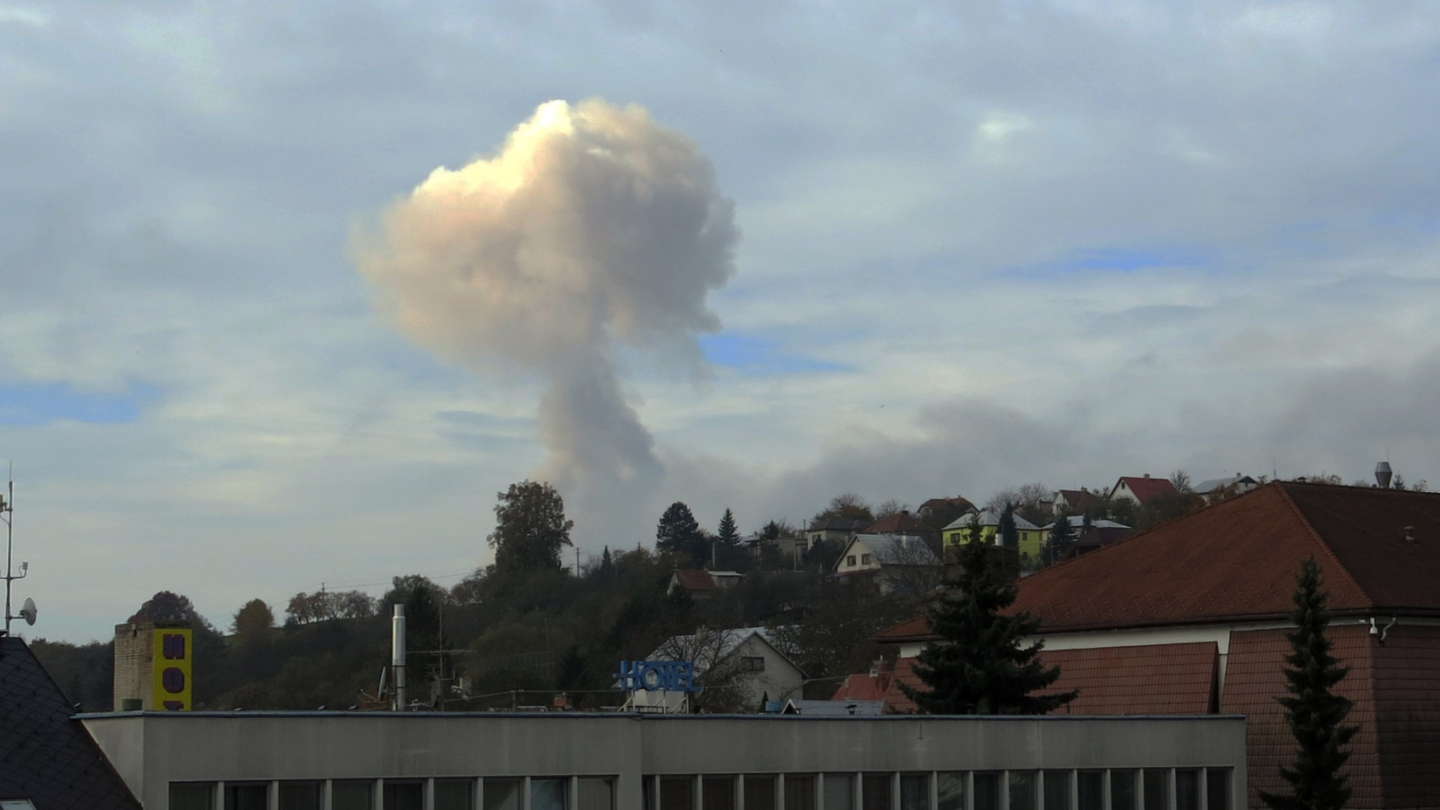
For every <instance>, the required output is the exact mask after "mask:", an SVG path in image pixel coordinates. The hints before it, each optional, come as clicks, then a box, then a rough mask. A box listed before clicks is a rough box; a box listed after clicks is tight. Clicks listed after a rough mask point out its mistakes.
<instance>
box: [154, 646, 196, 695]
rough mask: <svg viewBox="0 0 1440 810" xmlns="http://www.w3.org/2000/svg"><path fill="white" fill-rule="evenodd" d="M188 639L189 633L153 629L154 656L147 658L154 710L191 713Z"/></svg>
mask: <svg viewBox="0 0 1440 810" xmlns="http://www.w3.org/2000/svg"><path fill="white" fill-rule="evenodd" d="M190 640H191V637H190V631H189V630H162V629H159V628H157V629H156V630H155V655H154V657H153V658H151V659H150V660H151V669H152V670H153V677H154V681H155V684H154V686H155V692H154V695H155V699H154V701H153V702H152V703H151V707H152V708H153V709H154V710H155V711H162V712H188V711H190V660H191V657H192V652H191V645H190Z"/></svg>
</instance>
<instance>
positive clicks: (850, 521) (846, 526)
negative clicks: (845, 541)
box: [805, 517, 865, 532]
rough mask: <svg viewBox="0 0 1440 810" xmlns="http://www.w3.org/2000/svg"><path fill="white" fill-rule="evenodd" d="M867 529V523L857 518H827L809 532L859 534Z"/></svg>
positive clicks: (813, 526)
mask: <svg viewBox="0 0 1440 810" xmlns="http://www.w3.org/2000/svg"><path fill="white" fill-rule="evenodd" d="M863 528H865V521H863V520H859V519H856V518H846V517H827V518H825V519H824V520H823V521H821V522H819V523H816V524H814V525H812V526H810V528H808V529H806V530H805V531H807V532H858V531H860V530H861V529H863Z"/></svg>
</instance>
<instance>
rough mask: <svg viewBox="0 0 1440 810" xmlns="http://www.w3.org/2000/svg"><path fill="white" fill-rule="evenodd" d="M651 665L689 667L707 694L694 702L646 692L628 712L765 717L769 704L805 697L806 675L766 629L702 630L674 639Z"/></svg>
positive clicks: (685, 697) (685, 696)
mask: <svg viewBox="0 0 1440 810" xmlns="http://www.w3.org/2000/svg"><path fill="white" fill-rule="evenodd" d="M648 660H651V661H689V662H691V663H693V664H694V665H695V680H696V682H697V683H698V684H699V686H700V687H701V690H702V691H701V692H700V693H699V694H698V695H696V696H695V699H694V700H690V699H689V698H690V697H691V696H690V695H688V694H687V693H684V692H645V691H639V692H636V693H634V695H632V697H631V699H630V700H629V701H628V702H627V703H626V708H629V709H634V710H637V711H651V712H663V713H675V712H684V711H685V710H686V707H687V704H688V706H689V708H691V709H692V710H693V709H694V708H696V707H697V705H698V706H699V707H703V708H705V709H708V710H723V711H730V712H740V713H745V712H758V711H763V710H764V708H765V703H766V702H767V701H776V702H781V703H783V702H784V701H785V700H787V699H789V698H792V697H799V696H800V686H801V683H802V682H803V681H804V680H805V674H804V673H803V672H801V671H800V667H798V666H796V665H795V662H794V661H791V660H790V659H789V658H788V657H787V656H786V655H785V654H784V653H782V652H780V650H779V649H778V648H777V647H776V646H775V644H774V643H773V642H772V641H771V638H770V631H769V629H768V628H764V627H741V628H737V629H733V630H712V629H709V628H701V629H700V630H699V631H697V632H695V633H692V634H690V635H688V636H672V637H671V638H669V639H666V640H665V642H664V643H662V644H661V645H660V646H659V647H658V648H656V650H655V652H653V653H651V654H650V657H649V659H648Z"/></svg>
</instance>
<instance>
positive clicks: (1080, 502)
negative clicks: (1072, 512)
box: [1055, 489, 1101, 509]
mask: <svg viewBox="0 0 1440 810" xmlns="http://www.w3.org/2000/svg"><path fill="white" fill-rule="evenodd" d="M1100 500H1101V499H1100V495H1099V494H1098V493H1095V492H1091V491H1090V490H1088V489H1062V490H1058V491H1057V492H1056V493H1055V501H1056V503H1059V502H1060V501H1064V502H1065V503H1066V505H1068V506H1070V507H1072V508H1075V509H1079V508H1082V507H1085V506H1090V505H1091V504H1098V503H1100Z"/></svg>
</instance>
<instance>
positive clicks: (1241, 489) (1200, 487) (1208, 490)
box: [1195, 475, 1260, 503]
mask: <svg viewBox="0 0 1440 810" xmlns="http://www.w3.org/2000/svg"><path fill="white" fill-rule="evenodd" d="M1258 486H1260V482H1259V481H1256V480H1255V479H1254V478H1251V477H1250V476H1248V475H1232V476H1229V477H1228V478H1211V479H1209V480H1207V481H1201V482H1200V483H1198V484H1196V485H1195V494H1196V495H1203V496H1204V497H1205V500H1206V501H1209V502H1212V503H1213V502H1214V501H1216V500H1219V499H1220V498H1221V497H1225V496H1232V495H1244V494H1245V493H1247V492H1249V491H1250V490H1252V489H1254V488H1256V487H1258Z"/></svg>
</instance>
